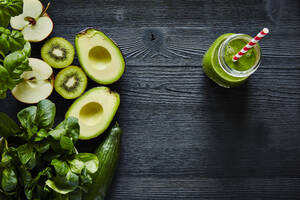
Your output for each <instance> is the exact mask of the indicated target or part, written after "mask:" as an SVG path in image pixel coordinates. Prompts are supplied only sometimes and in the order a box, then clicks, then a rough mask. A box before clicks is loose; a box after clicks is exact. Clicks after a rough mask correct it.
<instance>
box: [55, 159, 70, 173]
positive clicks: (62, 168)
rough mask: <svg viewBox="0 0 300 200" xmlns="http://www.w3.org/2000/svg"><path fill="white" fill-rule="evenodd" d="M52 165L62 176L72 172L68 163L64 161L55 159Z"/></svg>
mask: <svg viewBox="0 0 300 200" xmlns="http://www.w3.org/2000/svg"><path fill="white" fill-rule="evenodd" d="M51 165H52V166H53V167H54V169H55V172H56V173H57V174H58V175H61V176H64V175H66V174H67V173H68V172H69V170H70V169H69V166H68V164H67V162H65V161H62V160H58V159H54V160H52V161H51Z"/></svg>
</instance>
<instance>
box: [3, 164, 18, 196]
mask: <svg viewBox="0 0 300 200" xmlns="http://www.w3.org/2000/svg"><path fill="white" fill-rule="evenodd" d="M17 182H18V180H17V176H16V174H15V172H14V170H13V169H4V170H3V171H2V180H1V187H2V189H3V190H4V191H5V192H10V191H12V190H14V189H16V187H17Z"/></svg>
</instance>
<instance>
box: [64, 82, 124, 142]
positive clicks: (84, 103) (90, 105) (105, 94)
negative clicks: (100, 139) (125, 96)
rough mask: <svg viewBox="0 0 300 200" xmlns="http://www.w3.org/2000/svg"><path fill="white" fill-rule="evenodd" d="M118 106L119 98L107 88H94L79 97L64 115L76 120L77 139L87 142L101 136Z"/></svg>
mask: <svg viewBox="0 0 300 200" xmlns="http://www.w3.org/2000/svg"><path fill="white" fill-rule="evenodd" d="M119 105H120V96H119V94H118V93H116V92H112V91H111V90H110V89H109V88H107V87H96V88H93V89H91V90H89V91H87V92H86V93H84V94H83V95H82V96H81V97H79V98H78V99H77V100H76V101H75V102H74V103H73V104H72V105H71V107H70V108H69V110H68V111H67V113H66V118H67V117H76V118H78V121H79V125H80V135H79V139H82V140H88V139H92V138H95V137H97V136H98V135H100V134H102V133H103V132H104V131H105V130H106V129H107V128H108V127H109V125H110V123H111V121H112V120H113V118H114V116H115V114H116V112H117V110H118V108H119Z"/></svg>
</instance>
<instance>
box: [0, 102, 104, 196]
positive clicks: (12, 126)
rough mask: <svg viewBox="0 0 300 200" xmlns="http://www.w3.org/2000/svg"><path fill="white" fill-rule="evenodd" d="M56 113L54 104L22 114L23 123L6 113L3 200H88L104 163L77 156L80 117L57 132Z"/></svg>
mask: <svg viewBox="0 0 300 200" xmlns="http://www.w3.org/2000/svg"><path fill="white" fill-rule="evenodd" d="M55 113H56V108H55V104H53V103H52V102H51V101H49V100H43V101H41V102H39V103H38V104H37V106H30V107H27V108H25V109H23V110H21V111H20V112H19V113H18V115H17V118H18V122H19V123H16V122H14V121H13V120H12V119H11V118H9V117H8V116H7V115H6V114H5V113H0V136H2V138H1V142H0V155H1V162H0V181H1V182H0V183H1V184H0V186H1V187H0V199H7V200H15V199H18V200H23V199H41V200H42V199H69V200H80V199H82V192H86V187H87V186H88V185H89V184H91V183H92V177H91V175H92V174H93V173H95V172H96V171H97V170H98V165H99V161H98V158H97V156H96V155H94V154H91V153H78V152H77V150H76V148H75V146H74V145H75V143H76V141H77V140H78V136H79V124H78V120H77V118H74V117H70V118H67V119H65V120H64V121H63V122H61V123H60V124H59V125H58V126H56V127H55V128H54V129H53V128H52V127H53V124H54V118H55Z"/></svg>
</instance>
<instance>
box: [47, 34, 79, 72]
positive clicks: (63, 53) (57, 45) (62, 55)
mask: <svg viewBox="0 0 300 200" xmlns="http://www.w3.org/2000/svg"><path fill="white" fill-rule="evenodd" d="M41 55H42V58H43V60H44V61H45V62H47V63H48V64H49V65H50V66H52V67H54V68H64V67H67V66H69V65H71V64H72V62H73V60H74V55H75V50H74V47H73V45H72V44H71V43H70V42H69V41H68V40H66V39H64V38H62V37H54V38H51V39H50V40H48V41H47V42H46V43H45V44H44V45H43V47H42V50H41Z"/></svg>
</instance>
